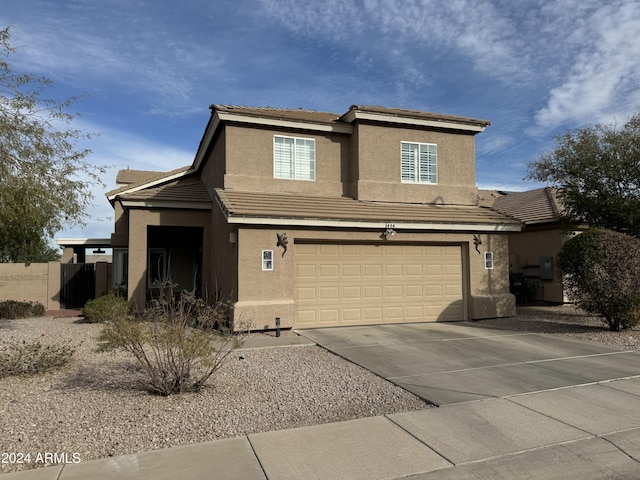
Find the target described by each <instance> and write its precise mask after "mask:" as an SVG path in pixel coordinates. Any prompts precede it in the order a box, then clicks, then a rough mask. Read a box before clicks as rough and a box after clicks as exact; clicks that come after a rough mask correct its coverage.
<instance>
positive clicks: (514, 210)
mask: <svg viewBox="0 0 640 480" xmlns="http://www.w3.org/2000/svg"><path fill="white" fill-rule="evenodd" d="M493 208H494V209H495V210H497V211H499V212H502V213H505V214H507V215H510V216H512V217H514V218H517V219H519V220H521V221H522V222H524V223H525V224H526V225H531V224H539V223H551V222H557V221H559V220H560V217H561V213H562V206H561V203H560V201H559V198H558V190H557V189H555V188H551V187H545V188H539V189H536V190H530V191H528V192H513V193H507V194H505V195H503V196H500V197H498V198H496V199H495V201H494V202H493Z"/></svg>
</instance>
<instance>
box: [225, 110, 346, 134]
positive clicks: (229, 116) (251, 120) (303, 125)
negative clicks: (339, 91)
mask: <svg viewBox="0 0 640 480" xmlns="http://www.w3.org/2000/svg"><path fill="white" fill-rule="evenodd" d="M217 115H218V118H219V119H220V120H221V121H226V122H240V123H248V124H253V125H267V126H270V127H284V128H295V129H304V130H313V131H317V132H330V133H346V134H351V133H352V132H353V127H352V126H351V125H347V124H345V125H342V124H326V123H311V122H297V121H295V120H286V119H274V118H266V117H253V116H248V115H239V114H237V113H227V112H217Z"/></svg>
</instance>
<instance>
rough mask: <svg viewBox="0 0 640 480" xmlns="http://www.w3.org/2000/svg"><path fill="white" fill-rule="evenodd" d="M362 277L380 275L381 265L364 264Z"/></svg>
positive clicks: (377, 276) (379, 276)
mask: <svg viewBox="0 0 640 480" xmlns="http://www.w3.org/2000/svg"><path fill="white" fill-rule="evenodd" d="M363 277H376V278H381V277H382V265H379V264H374V265H364V275H363Z"/></svg>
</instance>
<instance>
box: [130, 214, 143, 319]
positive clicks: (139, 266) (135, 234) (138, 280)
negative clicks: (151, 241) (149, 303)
mask: <svg viewBox="0 0 640 480" xmlns="http://www.w3.org/2000/svg"><path fill="white" fill-rule="evenodd" d="M142 213H143V212H142V211H140V210H134V209H131V210H129V215H130V220H129V283H128V292H129V299H128V300H129V301H130V302H132V303H133V306H134V308H135V310H136V311H142V310H143V309H144V307H145V303H146V295H145V292H146V288H147V282H146V278H145V274H146V271H147V222H145V221H144V218H142V217H143V215H142Z"/></svg>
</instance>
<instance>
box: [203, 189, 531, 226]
mask: <svg viewBox="0 0 640 480" xmlns="http://www.w3.org/2000/svg"><path fill="white" fill-rule="evenodd" d="M215 192H216V195H217V196H218V203H219V204H220V205H221V207H222V208H223V210H224V211H225V213H226V214H227V215H228V216H232V217H253V218H264V219H269V218H286V219H305V220H310V219H311V220H313V219H317V220H339V221H360V222H363V221H364V222H367V221H368V222H404V223H437V224H450V225H456V224H471V225H476V224H477V225H487V224H490V225H504V226H513V227H515V226H518V225H519V222H517V221H515V220H514V219H512V218H509V217H506V216H504V215H502V214H500V213H499V212H496V211H494V210H491V209H489V208H483V207H474V206H443V205H426V204H411V203H384V202H361V201H358V200H354V199H352V198H346V197H321V196H314V195H297V194H285V193H257V192H242V191H237V190H223V189H216V191H215Z"/></svg>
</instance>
